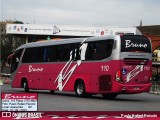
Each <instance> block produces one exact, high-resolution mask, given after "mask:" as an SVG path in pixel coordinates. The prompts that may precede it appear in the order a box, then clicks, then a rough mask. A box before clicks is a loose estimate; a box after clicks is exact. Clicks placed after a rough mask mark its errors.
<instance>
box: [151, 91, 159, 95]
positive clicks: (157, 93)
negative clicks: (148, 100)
mask: <svg viewBox="0 0 160 120" xmlns="http://www.w3.org/2000/svg"><path fill="white" fill-rule="evenodd" d="M150 93H151V94H156V95H160V92H152V91H150Z"/></svg>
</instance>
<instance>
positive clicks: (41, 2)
mask: <svg viewBox="0 0 160 120" xmlns="http://www.w3.org/2000/svg"><path fill="white" fill-rule="evenodd" d="M159 12H160V0H0V21H5V20H18V21H22V22H24V23H30V24H53V25H88V26H139V25H140V21H141V20H142V25H160V15H159V14H160V13H159Z"/></svg>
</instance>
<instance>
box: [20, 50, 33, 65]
mask: <svg viewBox="0 0 160 120" xmlns="http://www.w3.org/2000/svg"><path fill="white" fill-rule="evenodd" d="M35 53H36V49H35V48H26V50H25V52H24V55H23V59H22V62H23V63H32V62H35V60H36V57H35Z"/></svg>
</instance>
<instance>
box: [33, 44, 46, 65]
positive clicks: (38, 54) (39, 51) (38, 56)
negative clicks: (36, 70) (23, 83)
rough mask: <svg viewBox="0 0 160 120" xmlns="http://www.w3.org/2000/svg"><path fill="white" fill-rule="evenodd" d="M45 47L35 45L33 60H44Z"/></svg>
mask: <svg viewBox="0 0 160 120" xmlns="http://www.w3.org/2000/svg"><path fill="white" fill-rule="evenodd" d="M45 52H46V48H45V47H37V48H35V62H44V61H45V54H44V53H45Z"/></svg>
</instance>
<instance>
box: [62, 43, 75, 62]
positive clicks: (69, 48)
mask: <svg viewBox="0 0 160 120" xmlns="http://www.w3.org/2000/svg"><path fill="white" fill-rule="evenodd" d="M59 49H60V61H68V60H69V59H70V56H71V53H73V45H72V44H68V45H61V46H60V48H59Z"/></svg>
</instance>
